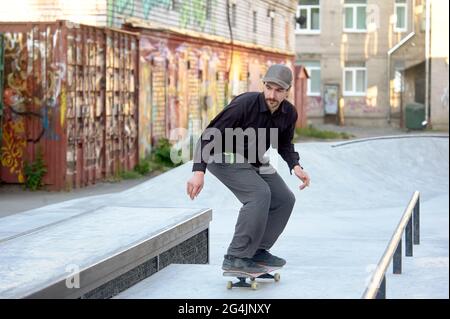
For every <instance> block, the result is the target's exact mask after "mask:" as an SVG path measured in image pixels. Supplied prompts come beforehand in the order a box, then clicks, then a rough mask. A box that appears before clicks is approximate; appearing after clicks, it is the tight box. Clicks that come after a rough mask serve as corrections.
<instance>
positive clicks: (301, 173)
mask: <svg viewBox="0 0 450 319" xmlns="http://www.w3.org/2000/svg"><path fill="white" fill-rule="evenodd" d="M294 173H295V175H297V177H298V178H300V179H301V180H302V182H303V184H302V185H300V187H299V188H300V190H303V189H305V187H309V183H310V182H311V179H310V178H309V175H308V174H307V173H306V172H305V171H304V170H302V168H301V167H300V165H295V166H294Z"/></svg>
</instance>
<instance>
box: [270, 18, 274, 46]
mask: <svg viewBox="0 0 450 319" xmlns="http://www.w3.org/2000/svg"><path fill="white" fill-rule="evenodd" d="M270 37H271V38H272V40H273V38H274V37H275V17H271V18H270Z"/></svg>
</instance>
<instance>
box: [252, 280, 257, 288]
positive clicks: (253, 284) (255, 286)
mask: <svg viewBox="0 0 450 319" xmlns="http://www.w3.org/2000/svg"><path fill="white" fill-rule="evenodd" d="M251 288H252V289H253V290H256V289H258V283H257V282H256V281H253V282H252V283H251Z"/></svg>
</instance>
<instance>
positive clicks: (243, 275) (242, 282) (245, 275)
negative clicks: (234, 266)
mask: <svg viewBox="0 0 450 319" xmlns="http://www.w3.org/2000/svg"><path fill="white" fill-rule="evenodd" d="M266 268H267V271H265V272H257V273H251V272H243V271H234V270H226V271H224V272H223V275H224V277H236V278H237V279H239V281H238V282H232V281H231V280H230V281H228V282H227V288H228V289H231V288H233V287H245V288H251V289H253V290H256V289H258V283H257V282H256V278H261V279H273V280H275V281H276V282H278V281H280V274H279V273H275V274H273V275H272V274H271V272H274V271H275V270H278V269H280V268H282V267H266ZM247 279H250V281H251V283H248V282H247Z"/></svg>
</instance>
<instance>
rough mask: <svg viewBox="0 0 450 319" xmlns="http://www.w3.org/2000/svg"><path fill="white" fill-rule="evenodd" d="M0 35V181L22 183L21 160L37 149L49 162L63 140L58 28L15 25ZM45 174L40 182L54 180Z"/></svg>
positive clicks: (63, 73) (56, 155) (63, 66)
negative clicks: (0, 82) (0, 78)
mask: <svg viewBox="0 0 450 319" xmlns="http://www.w3.org/2000/svg"><path fill="white" fill-rule="evenodd" d="M0 28H2V29H3V30H1V31H3V32H4V78H5V79H4V90H3V102H4V110H3V121H2V132H3V134H2V144H1V170H0V173H1V179H2V181H5V182H10V183H23V182H24V181H25V176H24V172H23V168H24V163H25V161H27V162H31V161H33V160H34V157H35V155H36V153H37V151H38V149H41V151H43V152H44V153H45V160H46V162H47V163H49V164H55V162H58V161H59V160H60V159H61V156H60V153H59V152H55V153H52V152H51V151H50V150H51V149H52V148H55V147H56V148H57V147H58V146H59V144H60V142H61V140H62V139H63V138H64V132H63V131H62V126H61V122H62V118H63V115H62V114H61V112H60V111H61V102H60V95H61V92H62V87H63V85H64V84H63V82H64V79H65V76H66V64H65V63H64V62H63V60H64V58H63V57H64V54H63V51H62V34H61V28H59V26H58V25H56V24H51V25H44V24H42V25H39V26H33V27H31V26H25V25H20V26H18V28H17V29H16V30H14V31H13V32H9V30H7V28H6V30H5V28H4V27H3V26H0ZM54 176H55V175H54V174H53V172H49V174H47V176H46V181H49V180H51V179H52V178H54Z"/></svg>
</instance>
